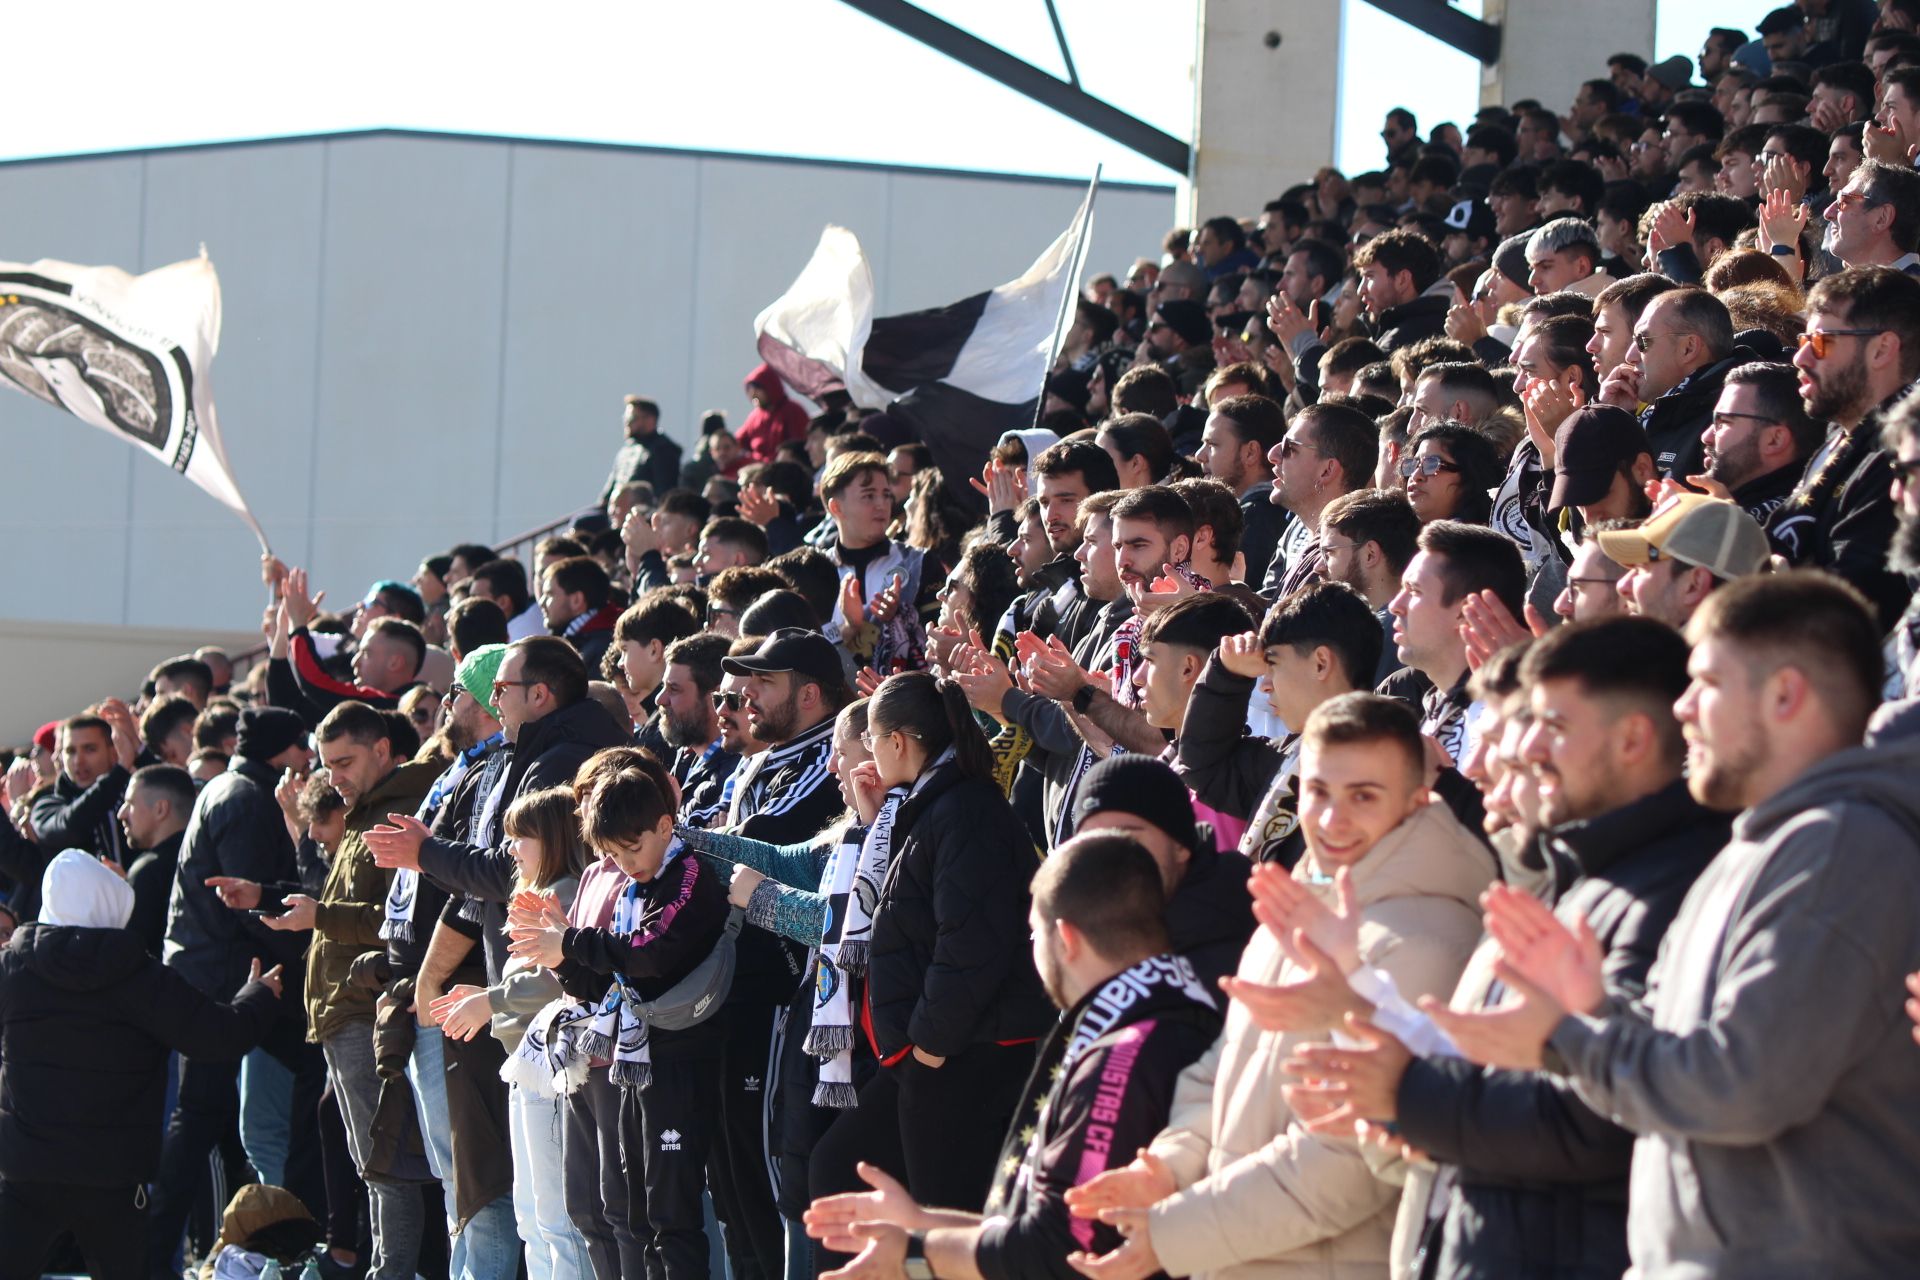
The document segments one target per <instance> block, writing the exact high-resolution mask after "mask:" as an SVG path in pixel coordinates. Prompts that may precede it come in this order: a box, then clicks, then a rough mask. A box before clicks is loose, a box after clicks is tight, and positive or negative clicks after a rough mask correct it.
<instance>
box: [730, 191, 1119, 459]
mask: <svg viewBox="0 0 1920 1280" xmlns="http://www.w3.org/2000/svg"><path fill="white" fill-rule="evenodd" d="M1096 190H1097V184H1096V185H1095V186H1090V187H1089V188H1088V190H1087V195H1086V198H1085V199H1084V200H1082V201H1081V203H1080V208H1079V209H1078V210H1077V211H1076V212H1075V214H1074V216H1073V221H1072V222H1071V223H1069V224H1068V226H1067V229H1066V230H1065V231H1063V232H1061V233H1060V235H1059V236H1058V237H1057V238H1056V239H1055V240H1054V242H1053V243H1052V244H1050V245H1048V246H1047V248H1046V251H1045V252H1043V253H1042V254H1041V255H1040V256H1039V257H1038V258H1036V259H1035V260H1034V263H1033V265H1032V266H1031V267H1028V268H1027V270H1026V271H1025V272H1024V273H1022V274H1021V275H1020V276H1019V277H1018V278H1016V279H1014V280H1009V281H1008V282H1007V283H1005V284H1003V285H1001V286H999V287H998V288H995V289H989V290H986V291H984V292H982V293H976V294H973V295H971V296H970V297H966V298H962V299H961V300H960V301H958V302H954V303H951V304H949V305H947V306H944V307H934V308H931V309H929V310H926V311H914V312H909V313H907V314H905V315H898V316H881V317H878V318H875V316H874V314H873V306H874V303H873V298H874V287H873V272H872V269H871V268H870V267H869V265H868V263H867V258H866V254H865V253H864V252H863V251H862V250H861V248H860V241H859V239H858V238H857V237H856V236H855V235H854V234H853V232H851V231H849V230H847V229H846V228H845V227H832V226H830V227H828V228H827V229H826V230H825V231H823V232H821V234H820V243H819V245H818V246H817V247H816V248H815V249H814V252H813V257H812V259H811V260H809V261H808V263H807V265H806V268H805V269H804V270H803V271H801V273H800V276H799V278H798V279H796V280H795V281H794V282H793V285H792V287H791V288H789V289H788V290H787V292H786V293H785V294H783V295H781V297H780V299H779V300H778V301H776V302H775V303H773V305H771V306H769V307H768V308H767V309H766V310H765V311H762V312H761V313H760V315H759V317H758V318H757V319H756V320H755V321H754V331H755V333H756V334H757V335H758V338H759V348H760V358H761V359H762V360H765V361H766V362H767V363H768V364H770V365H772V366H773V368H774V370H775V371H776V372H778V373H779V374H780V376H781V377H782V378H783V379H785V380H786V382H787V384H788V385H789V386H792V387H793V388H794V389H795V390H797V391H799V392H800V393H801V394H802V395H804V396H806V397H807V398H808V399H810V400H814V401H818V400H819V399H820V397H821V396H823V395H825V394H826V393H828V392H830V391H839V390H844V391H846V393H847V394H848V395H849V396H850V397H852V399H853V402H854V403H855V404H857V405H860V406H862V407H863V408H868V409H885V410H886V411H887V413H888V414H889V416H891V417H895V418H900V419H903V420H905V421H906V422H907V423H908V424H909V425H910V426H911V427H912V429H913V430H914V432H915V434H916V435H917V436H918V437H919V438H920V439H921V440H923V441H925V442H926V444H927V446H928V447H929V448H930V449H931V450H932V451H933V456H934V461H935V462H936V463H937V464H938V465H939V467H940V469H941V471H942V472H944V473H945V475H946V478H947V483H948V486H949V488H950V489H953V490H954V491H955V492H956V493H959V492H961V491H966V496H969V497H970V496H971V491H970V490H968V489H967V484H966V481H967V478H968V477H969V476H973V475H977V474H978V473H979V470H980V467H981V466H982V465H983V464H984V463H985V462H986V459H987V453H988V451H989V450H990V449H992V448H993V446H994V444H995V442H996V441H998V440H999V439H1000V437H1001V435H1002V434H1003V433H1005V432H1007V431H1012V430H1017V429H1019V428H1022V427H1030V426H1032V425H1033V419H1034V409H1035V407H1036V403H1037V401H1038V398H1039V395H1040V389H1041V386H1042V384H1043V383H1044V382H1045V380H1046V375H1047V370H1048V369H1049V368H1050V367H1051V366H1052V364H1053V359H1054V356H1055V354H1056V353H1057V351H1058V346H1059V343H1060V340H1061V338H1062V336H1063V335H1064V334H1065V332H1066V324H1065V321H1066V320H1067V319H1070V318H1071V310H1070V308H1071V306H1072V303H1073V300H1074V298H1075V297H1076V295H1077V291H1076V282H1077V281H1078V278H1079V273H1080V270H1081V268H1082V266H1083V265H1084V262H1085V255H1086V246H1087V243H1088V239H1089V237H1090V235H1091V233H1092V230H1093V201H1094V196H1095V193H1096Z"/></svg>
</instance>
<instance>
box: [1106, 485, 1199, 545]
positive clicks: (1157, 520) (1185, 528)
mask: <svg viewBox="0 0 1920 1280" xmlns="http://www.w3.org/2000/svg"><path fill="white" fill-rule="evenodd" d="M1110 518H1112V519H1114V520H1150V521H1152V522H1153V527H1154V528H1156V529H1158V530H1159V531H1160V534H1161V536H1162V537H1164V538H1166V539H1167V540H1168V541H1169V542H1171V541H1172V540H1173V539H1175V538H1179V537H1189V538H1190V537H1192V536H1193V508H1192V507H1190V506H1188V505H1187V500H1186V499H1185V498H1183V497H1181V496H1180V495H1179V494H1177V493H1175V492H1174V491H1173V490H1172V489H1170V488H1168V487H1167V486H1166V485H1163V484H1150V485H1144V486H1142V487H1141V488H1138V489H1129V490H1127V491H1126V492H1125V493H1123V494H1121V496H1120V498H1119V500H1118V501H1116V502H1115V503H1114V504H1113V510H1112V512H1111V513H1110Z"/></svg>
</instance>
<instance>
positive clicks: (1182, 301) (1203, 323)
mask: <svg viewBox="0 0 1920 1280" xmlns="http://www.w3.org/2000/svg"><path fill="white" fill-rule="evenodd" d="M1153 318H1154V319H1155V320H1158V321H1159V322H1160V323H1161V324H1164V325H1166V326H1167V328H1169V329H1171V330H1173V331H1174V332H1175V333H1177V334H1179V335H1180V336H1181V337H1182V338H1184V339H1185V340H1186V343H1187V345H1188V346H1190V347H1204V346H1206V345H1207V343H1209V342H1211V341H1212V340H1213V323H1212V321H1210V320H1208V319H1207V309H1206V308H1205V307H1203V306H1201V305H1200V304H1199V303H1197V302H1195V301H1194V300H1193V299H1191V298H1174V299H1172V300H1171V301H1168V302H1163V303H1161V304H1160V305H1159V306H1157V307H1155V308H1154V309H1153Z"/></svg>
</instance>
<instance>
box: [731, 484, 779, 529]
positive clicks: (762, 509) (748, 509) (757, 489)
mask: <svg viewBox="0 0 1920 1280" xmlns="http://www.w3.org/2000/svg"><path fill="white" fill-rule="evenodd" d="M740 518H741V519H742V520H751V521H752V522H753V523H754V524H757V525H759V526H760V527H761V528H762V529H764V528H766V527H767V526H768V525H769V524H771V523H773V522H774V521H775V520H777V519H779V518H780V500H779V499H778V498H776V497H774V496H773V491H772V490H771V489H768V488H767V487H766V486H765V485H759V484H748V485H742V486H740Z"/></svg>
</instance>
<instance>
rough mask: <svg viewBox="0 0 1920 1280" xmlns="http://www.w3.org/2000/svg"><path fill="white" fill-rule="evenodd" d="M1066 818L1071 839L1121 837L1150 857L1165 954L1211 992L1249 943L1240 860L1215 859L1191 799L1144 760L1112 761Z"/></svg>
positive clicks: (1174, 778) (1248, 901)
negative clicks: (1179, 960)
mask: <svg viewBox="0 0 1920 1280" xmlns="http://www.w3.org/2000/svg"><path fill="white" fill-rule="evenodd" d="M1073 814H1074V827H1073V830H1074V834H1075V836H1077V837H1085V835H1086V834H1087V833H1088V832H1090V831H1099V830H1107V829H1111V830H1116V831H1124V832H1126V833H1127V835H1129V836H1131V837H1132V838H1133V839H1134V840H1136V841H1138V842H1139V843H1140V845H1141V847H1142V848H1144V849H1146V851H1147V852H1148V853H1150V854H1152V855H1153V863H1154V866H1156V867H1158V868H1159V870H1160V882H1161V888H1162V890H1163V891H1164V892H1165V894H1166V898H1167V908H1166V921H1167V933H1168V937H1169V943H1168V946H1169V949H1170V950H1172V951H1173V952H1174V954H1176V955H1179V956H1181V957H1183V958H1184V959H1186V960H1187V961H1189V962H1190V963H1191V964H1192V965H1193V967H1194V969H1195V970H1197V971H1198V972H1199V974H1200V977H1201V979H1202V981H1204V982H1205V983H1206V985H1207V989H1208V990H1209V991H1216V990H1218V989H1219V985H1220V979H1221V978H1222V977H1223V976H1224V975H1226V974H1229V973H1232V972H1233V970H1234V966H1236V965H1237V964H1239V963H1240V953H1241V951H1242V950H1243V949H1245V947H1246V945H1247V939H1248V938H1250V937H1252V936H1253V899H1252V898H1251V897H1250V896H1248V894H1247V876H1248V875H1249V874H1250V873H1251V872H1252V869H1253V867H1252V864H1251V863H1250V862H1248V861H1247V857H1246V855H1245V854H1242V853H1239V852H1235V851H1224V852H1223V851H1216V849H1215V847H1214V841H1213V839H1212V832H1211V831H1210V830H1208V829H1206V828H1204V827H1203V826H1202V824H1199V823H1196V822H1195V821H1194V816H1193V796H1192V794H1191V793H1190V792H1188V790H1187V786H1186V784H1185V783H1184V782H1182V781H1181V780H1180V775H1178V774H1176V773H1175V772H1174V771H1173V767H1172V766H1171V765H1169V764H1167V763H1165V762H1163V761H1160V760H1155V759H1152V758H1151V757H1148V756H1137V755H1127V754H1121V755H1116V756H1112V757H1109V758H1108V759H1106V760H1102V761H1101V762H1100V763H1099V764H1096V765H1095V766H1093V768H1091V769H1089V770H1087V775H1086V777H1084V778H1082V779H1081V780H1080V786H1079V789H1078V790H1077V791H1075V792H1074V798H1073ZM1072 843H1073V842H1072V841H1069V842H1068V844H1067V845H1063V846H1061V848H1062V849H1065V848H1069V847H1071V845H1072ZM1055 856H1058V854H1057V853H1056V854H1055Z"/></svg>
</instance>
